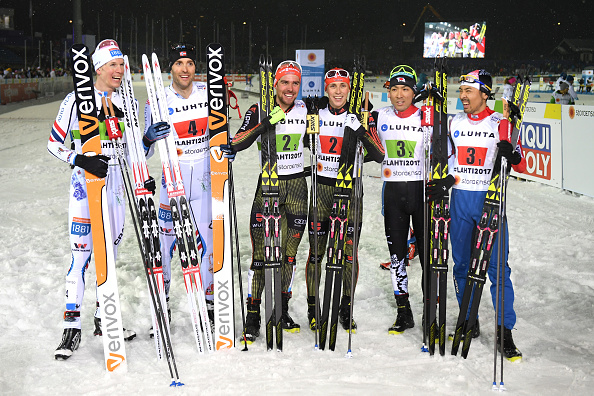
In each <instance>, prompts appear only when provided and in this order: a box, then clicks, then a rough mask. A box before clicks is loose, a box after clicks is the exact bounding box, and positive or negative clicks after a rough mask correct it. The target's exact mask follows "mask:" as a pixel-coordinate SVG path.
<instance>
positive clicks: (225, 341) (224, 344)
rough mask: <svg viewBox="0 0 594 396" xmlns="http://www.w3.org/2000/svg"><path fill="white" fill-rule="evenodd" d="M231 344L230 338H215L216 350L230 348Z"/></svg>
mask: <svg viewBox="0 0 594 396" xmlns="http://www.w3.org/2000/svg"><path fill="white" fill-rule="evenodd" d="M232 346H233V341H232V340H231V339H230V338H227V337H223V336H221V337H219V339H218V340H217V351H218V350H219V349H231V347H232Z"/></svg>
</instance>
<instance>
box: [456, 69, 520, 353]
mask: <svg viewBox="0 0 594 396" xmlns="http://www.w3.org/2000/svg"><path fill="white" fill-rule="evenodd" d="M529 93H530V80H529V79H528V78H526V79H525V80H524V81H523V82H520V81H519V79H518V82H517V83H516V86H515V89H514V97H513V99H512V102H511V103H510V109H511V110H510V117H509V121H510V123H511V124H512V125H513V130H512V133H511V138H510V139H509V141H510V143H511V144H512V145H513V146H514V147H516V145H517V144H518V138H519V136H520V128H521V126H522V120H523V118H524V110H525V109H526V103H527V102H528V95H529ZM500 139H505V140H507V139H508V136H500ZM504 177H507V175H504ZM502 182H505V180H502V178H501V174H500V169H493V173H492V176H491V182H490V184H489V189H488V190H487V196H486V197H485V202H484V204H483V214H482V215H481V220H480V222H479V224H478V226H477V228H478V230H477V231H478V232H477V233H476V235H475V236H474V238H473V242H472V254H471V256H470V267H469V269H468V275H467V277H466V286H465V289H464V294H463V295H462V303H461V304H460V313H459V315H458V321H457V323H456V331H455V332H454V342H453V344H452V355H456V354H457V353H458V349H459V347H460V341H461V340H462V337H463V336H464V343H463V345H462V353H461V355H462V357H463V358H465V359H466V357H467V356H468V350H469V349H470V342H471V340H472V329H473V328H474V325H475V323H476V319H477V316H478V309H479V305H480V301H481V295H482V292H483V286H484V284H485V281H486V277H487V270H488V269H489V261H490V259H491V253H492V252H493V246H494V245H495V244H494V242H495V237H496V235H497V232H498V231H499V224H500V223H501V221H500V220H501V219H499V215H498V213H499V206H500V204H501V186H502ZM471 300H472V303H471ZM469 308H470V313H468V309H469ZM467 314H468V319H466V315H467Z"/></svg>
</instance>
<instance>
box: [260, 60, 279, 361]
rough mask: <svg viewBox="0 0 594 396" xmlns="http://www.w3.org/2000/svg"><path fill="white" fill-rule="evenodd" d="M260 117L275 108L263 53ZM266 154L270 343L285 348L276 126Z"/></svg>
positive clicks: (264, 137) (263, 138)
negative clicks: (282, 316) (282, 318)
mask: <svg viewBox="0 0 594 396" xmlns="http://www.w3.org/2000/svg"><path fill="white" fill-rule="evenodd" d="M260 93H261V96H260V120H263V119H264V118H266V117H267V116H268V115H269V114H270V112H271V111H272V109H273V108H274V88H273V78H272V58H271V57H270V56H269V57H268V59H266V58H265V57H264V55H261V56H260ZM260 143H261V156H262V174H261V183H262V184H261V187H262V225H263V231H264V296H265V299H266V302H265V318H266V347H267V349H268V350H269V351H271V350H272V349H273V348H274V330H276V349H277V350H279V351H282V350H283V329H282V325H281V315H282V289H281V264H282V254H281V251H282V249H281V236H280V232H281V215H280V208H279V200H278V198H279V181H278V173H277V167H276V166H277V164H276V129H275V127H274V126H272V127H270V128H268V130H267V131H265V132H263V133H262V134H261V135H260Z"/></svg>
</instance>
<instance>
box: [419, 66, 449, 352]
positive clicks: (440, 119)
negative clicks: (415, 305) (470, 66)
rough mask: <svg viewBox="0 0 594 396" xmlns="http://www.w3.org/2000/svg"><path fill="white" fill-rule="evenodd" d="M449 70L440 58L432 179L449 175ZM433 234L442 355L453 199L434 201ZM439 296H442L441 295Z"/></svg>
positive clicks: (431, 318) (434, 334) (432, 289)
mask: <svg viewBox="0 0 594 396" xmlns="http://www.w3.org/2000/svg"><path fill="white" fill-rule="evenodd" d="M447 76H448V74H447V70H446V68H445V58H441V60H438V59H436V67H435V90H434V94H433V95H432V96H433V98H432V99H433V101H434V107H433V109H434V122H433V138H432V148H433V150H432V151H433V155H432V159H431V179H432V180H436V179H445V178H446V177H447V176H448V112H447V81H448V80H447ZM429 220H430V227H429V235H428V236H427V237H428V238H427V239H426V240H427V241H428V244H429V252H430V254H429V255H428V259H429V263H427V264H426V268H428V269H429V271H428V272H427V273H426V274H425V276H426V277H427V278H426V280H427V282H428V283H427V286H428V291H426V292H425V293H426V295H427V293H428V295H429V299H428V300H427V298H425V304H427V305H426V308H425V313H426V316H425V317H427V318H428V321H427V324H426V331H427V340H428V348H429V354H430V355H433V354H435V340H436V339H437V340H438V343H439V353H440V355H445V339H446V338H445V337H446V332H445V316H446V302H447V273H448V258H449V248H448V236H449V225H450V198H449V196H445V197H443V198H442V199H440V200H436V201H435V202H433V204H432V207H431V217H430V219H429ZM438 296H439V298H438ZM438 304H439V323H438V321H437V305H438Z"/></svg>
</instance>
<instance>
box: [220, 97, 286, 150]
mask: <svg viewBox="0 0 594 396" xmlns="http://www.w3.org/2000/svg"><path fill="white" fill-rule="evenodd" d="M279 108H280V107H279ZM283 114H284V112H283ZM219 147H221V151H222V152H223V155H224V157H225V158H227V159H228V160H229V162H233V160H234V159H235V154H237V151H235V149H233V146H231V145H230V144H221V145H220V146H219Z"/></svg>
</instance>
